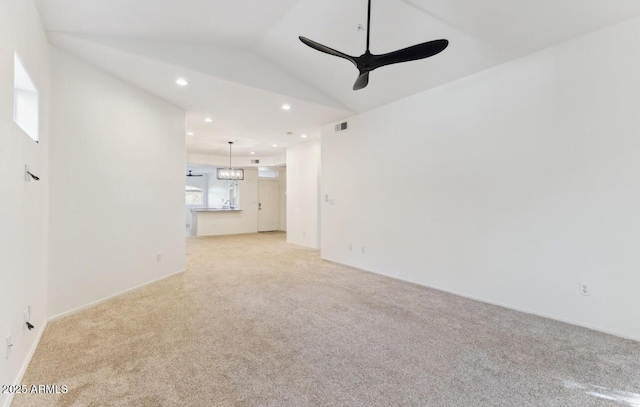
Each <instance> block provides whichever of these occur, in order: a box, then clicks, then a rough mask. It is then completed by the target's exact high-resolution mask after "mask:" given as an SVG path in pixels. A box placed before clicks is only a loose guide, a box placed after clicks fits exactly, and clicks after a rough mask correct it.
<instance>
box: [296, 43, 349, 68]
mask: <svg viewBox="0 0 640 407" xmlns="http://www.w3.org/2000/svg"><path fill="white" fill-rule="evenodd" d="M298 38H299V39H300V41H302V42H303V43H304V44H305V45H308V46H309V47H311V48H313V49H315V50H317V51H320V52H324V53H325V54H329V55H333V56H336V57H339V58H344V59H346V60H348V61H350V62H351V63H352V64H354V65H356V61H355V60H354V59H353V57H352V56H351V55H347V54H345V53H344V52H340V51H336V50H335V49H333V48H329V47H327V46H326V45H322V44H320V43H317V42H315V41H312V40H310V39H309V38H305V37H303V36H300V37H298Z"/></svg>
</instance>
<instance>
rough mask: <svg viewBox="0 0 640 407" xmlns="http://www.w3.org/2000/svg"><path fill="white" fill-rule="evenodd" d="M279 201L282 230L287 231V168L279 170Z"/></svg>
mask: <svg viewBox="0 0 640 407" xmlns="http://www.w3.org/2000/svg"><path fill="white" fill-rule="evenodd" d="M278 194H279V195H280V199H278V204H279V208H278V209H279V211H278V212H279V220H280V230H281V231H283V232H286V231H287V168H286V167H280V168H278Z"/></svg>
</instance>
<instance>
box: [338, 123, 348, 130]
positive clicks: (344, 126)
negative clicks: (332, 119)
mask: <svg viewBox="0 0 640 407" xmlns="http://www.w3.org/2000/svg"><path fill="white" fill-rule="evenodd" d="M348 127H349V124H348V123H347V122H342V123H339V124H336V127H335V130H336V132H338V131H344V130H346V129H347V128H348Z"/></svg>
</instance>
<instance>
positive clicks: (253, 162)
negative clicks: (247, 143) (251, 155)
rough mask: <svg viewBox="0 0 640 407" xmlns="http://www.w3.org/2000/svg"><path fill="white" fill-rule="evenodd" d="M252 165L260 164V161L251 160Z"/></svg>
mask: <svg viewBox="0 0 640 407" xmlns="http://www.w3.org/2000/svg"><path fill="white" fill-rule="evenodd" d="M251 164H260V160H251Z"/></svg>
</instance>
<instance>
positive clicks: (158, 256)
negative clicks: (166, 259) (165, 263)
mask: <svg viewBox="0 0 640 407" xmlns="http://www.w3.org/2000/svg"><path fill="white" fill-rule="evenodd" d="M156 260H157V261H162V254H160V253H158V254H156Z"/></svg>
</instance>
